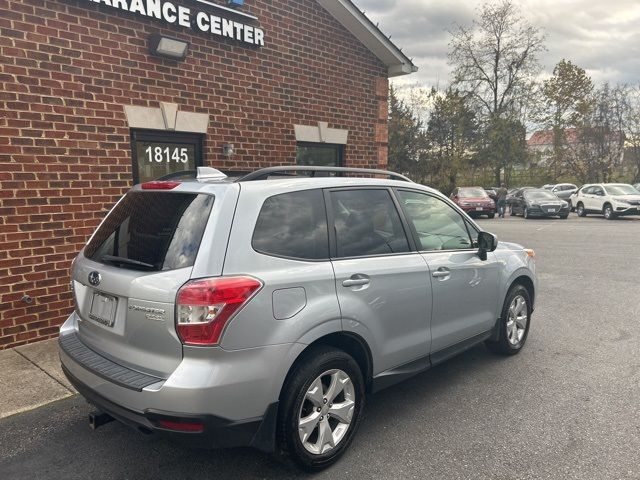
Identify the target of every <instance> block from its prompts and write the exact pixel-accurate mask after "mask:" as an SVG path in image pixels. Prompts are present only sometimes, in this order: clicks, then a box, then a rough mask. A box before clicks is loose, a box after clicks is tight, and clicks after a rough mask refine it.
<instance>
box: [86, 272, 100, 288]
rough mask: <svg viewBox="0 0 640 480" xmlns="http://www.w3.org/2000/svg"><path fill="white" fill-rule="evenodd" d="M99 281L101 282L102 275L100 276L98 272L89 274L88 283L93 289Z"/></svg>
mask: <svg viewBox="0 0 640 480" xmlns="http://www.w3.org/2000/svg"><path fill="white" fill-rule="evenodd" d="M100 280H102V275H100V274H99V273H98V272H91V273H90V274H89V283H90V284H91V285H93V286H94V287H97V286H98V285H100Z"/></svg>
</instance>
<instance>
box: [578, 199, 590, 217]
mask: <svg viewBox="0 0 640 480" xmlns="http://www.w3.org/2000/svg"><path fill="white" fill-rule="evenodd" d="M576 212H578V216H579V217H586V216H587V210H586V209H585V208H584V204H583V203H582V202H578V205H577V206H576Z"/></svg>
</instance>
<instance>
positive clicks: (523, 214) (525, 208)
mask: <svg viewBox="0 0 640 480" xmlns="http://www.w3.org/2000/svg"><path fill="white" fill-rule="evenodd" d="M522 216H523V217H524V218H526V219H529V218H530V217H529V209H528V208H527V207H524V210H523V211H522Z"/></svg>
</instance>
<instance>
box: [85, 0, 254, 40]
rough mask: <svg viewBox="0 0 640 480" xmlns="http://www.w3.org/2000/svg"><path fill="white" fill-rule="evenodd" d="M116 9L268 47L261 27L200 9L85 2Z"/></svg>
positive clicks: (154, 2) (158, 1) (154, 0)
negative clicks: (265, 44)
mask: <svg viewBox="0 0 640 480" xmlns="http://www.w3.org/2000/svg"><path fill="white" fill-rule="evenodd" d="M85 1H87V2H90V3H97V4H101V5H106V6H109V7H112V8H116V9H118V10H121V11H125V12H131V13H136V14H138V15H142V16H143V17H147V18H152V19H157V20H161V21H164V22H166V23H170V24H175V25H180V26H181V27H185V28H190V29H195V30H198V31H201V32H203V33H209V34H211V35H215V36H218V37H225V38H231V39H233V40H237V41H239V42H241V43H244V44H246V45H251V46H258V47H262V46H264V31H263V30H262V29H260V28H257V27H254V26H251V25H246V24H244V23H241V22H236V21H233V20H229V19H227V18H224V17H221V16H218V15H214V14H212V13H208V12H206V11H205V10H202V9H200V8H191V7H187V6H184V5H178V4H176V3H174V2H170V1H163V0H85ZM196 2H197V3H200V4H202V5H203V7H204V6H205V5H206V6H208V7H209V9H211V8H215V9H217V10H218V11H225V12H228V13H230V14H233V15H239V16H240V17H244V18H249V19H251V20H257V17H254V16H252V15H249V14H246V13H244V12H238V11H236V10H233V9H231V8H227V7H223V6H222V5H217V4H215V3H212V2H209V1H206V0H196Z"/></svg>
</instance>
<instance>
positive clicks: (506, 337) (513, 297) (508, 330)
mask: <svg viewBox="0 0 640 480" xmlns="http://www.w3.org/2000/svg"><path fill="white" fill-rule="evenodd" d="M517 299H520V300H517ZM521 301H524V305H523V304H522V303H520V302H521ZM514 305H515V306H514ZM531 306H532V305H531V296H530V295H529V291H528V290H527V289H526V288H525V287H524V286H523V285H520V284H515V285H513V286H512V287H511V288H510V289H509V292H508V293H507V296H506V298H505V300H504V305H503V307H502V313H501V315H500V319H499V320H498V329H499V330H498V336H497V340H487V341H486V342H485V344H486V345H487V347H488V348H489V349H490V350H491V351H493V352H495V353H499V354H502V355H515V354H517V353H519V352H520V350H522V347H524V344H525V342H526V341H527V336H528V335H529V326H530V325H531V311H532V310H531ZM514 329H515V330H514Z"/></svg>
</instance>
